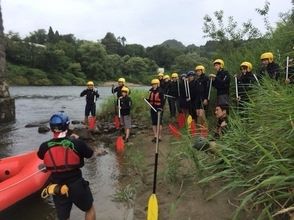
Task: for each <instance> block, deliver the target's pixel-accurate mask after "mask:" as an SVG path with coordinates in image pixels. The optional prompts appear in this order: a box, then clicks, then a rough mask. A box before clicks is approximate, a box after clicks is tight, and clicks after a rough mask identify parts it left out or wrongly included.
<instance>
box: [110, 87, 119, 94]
mask: <svg viewBox="0 0 294 220" xmlns="http://www.w3.org/2000/svg"><path fill="white" fill-rule="evenodd" d="M111 92H112V94H114V93H117V92H118V87H115V88H114V86H113V87H112V88H111Z"/></svg>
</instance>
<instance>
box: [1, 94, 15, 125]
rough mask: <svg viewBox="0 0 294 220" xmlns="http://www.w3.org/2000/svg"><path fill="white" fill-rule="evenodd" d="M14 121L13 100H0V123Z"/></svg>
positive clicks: (8, 98)
mask: <svg viewBox="0 0 294 220" xmlns="http://www.w3.org/2000/svg"><path fill="white" fill-rule="evenodd" d="M14 119H15V103H14V99H13V98H10V97H7V98H0V123H2V122H9V121H13V120H14Z"/></svg>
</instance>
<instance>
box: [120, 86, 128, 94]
mask: <svg viewBox="0 0 294 220" xmlns="http://www.w3.org/2000/svg"><path fill="white" fill-rule="evenodd" d="M121 91H122V92H126V93H127V94H129V88H128V87H125V86H124V87H122V89H121Z"/></svg>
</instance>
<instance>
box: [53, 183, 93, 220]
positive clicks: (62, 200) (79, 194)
mask: <svg viewBox="0 0 294 220" xmlns="http://www.w3.org/2000/svg"><path fill="white" fill-rule="evenodd" d="M67 186H68V188H69V196H68V197H66V196H53V201H54V204H55V208H56V210H57V216H58V219H59V220H66V219H69V217H70V211H71V208H72V205H73V204H75V205H76V206H77V207H78V208H79V209H81V210H82V211H84V212H86V211H88V210H89V209H90V208H91V207H92V205H93V201H94V200H93V196H92V193H91V190H90V187H89V182H88V181H86V180H84V179H83V178H80V179H78V180H77V181H75V182H73V183H70V184H67Z"/></svg>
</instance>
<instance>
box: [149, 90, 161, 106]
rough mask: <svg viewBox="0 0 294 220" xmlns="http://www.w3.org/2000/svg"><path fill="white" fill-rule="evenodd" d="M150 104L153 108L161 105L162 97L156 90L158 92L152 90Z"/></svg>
mask: <svg viewBox="0 0 294 220" xmlns="http://www.w3.org/2000/svg"><path fill="white" fill-rule="evenodd" d="M149 102H150V104H151V105H153V106H160V105H161V100H160V95H159V91H158V90H156V91H154V90H152V91H151V92H150V95H149Z"/></svg>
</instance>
